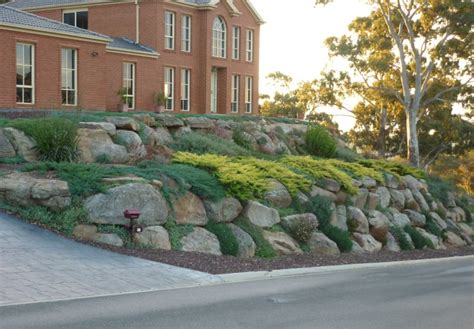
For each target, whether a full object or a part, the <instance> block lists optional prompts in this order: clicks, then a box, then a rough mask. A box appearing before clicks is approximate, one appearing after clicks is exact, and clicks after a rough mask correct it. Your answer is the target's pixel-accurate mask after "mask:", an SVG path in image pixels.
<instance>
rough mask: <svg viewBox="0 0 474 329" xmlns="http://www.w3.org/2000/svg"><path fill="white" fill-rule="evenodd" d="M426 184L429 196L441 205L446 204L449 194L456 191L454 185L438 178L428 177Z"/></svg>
mask: <svg viewBox="0 0 474 329" xmlns="http://www.w3.org/2000/svg"><path fill="white" fill-rule="evenodd" d="M427 182H428V188H429V191H430V193H431V195H432V196H433V197H434V198H435V199H438V200H440V201H441V202H442V203H443V204H447V203H448V199H449V197H448V195H449V192H452V191H454V190H455V189H456V187H455V185H454V184H453V183H452V182H449V181H446V180H443V179H441V178H440V177H436V176H429V177H428V179H427ZM443 218H444V217H443Z"/></svg>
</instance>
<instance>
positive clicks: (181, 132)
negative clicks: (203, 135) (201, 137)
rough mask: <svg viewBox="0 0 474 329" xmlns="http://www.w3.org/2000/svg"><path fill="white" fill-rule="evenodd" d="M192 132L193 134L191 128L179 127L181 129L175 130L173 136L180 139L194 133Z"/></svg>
mask: <svg viewBox="0 0 474 329" xmlns="http://www.w3.org/2000/svg"><path fill="white" fill-rule="evenodd" d="M192 132H193V131H192V130H191V128H189V127H188V126H185V127H179V128H177V129H175V130H174V133H173V136H174V137H175V138H180V137H181V136H184V135H187V134H190V133H192Z"/></svg>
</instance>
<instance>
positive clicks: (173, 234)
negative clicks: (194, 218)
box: [163, 220, 194, 250]
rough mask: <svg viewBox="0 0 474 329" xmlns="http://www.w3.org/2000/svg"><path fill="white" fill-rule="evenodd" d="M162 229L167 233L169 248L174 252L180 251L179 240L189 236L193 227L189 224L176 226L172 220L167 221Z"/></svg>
mask: <svg viewBox="0 0 474 329" xmlns="http://www.w3.org/2000/svg"><path fill="white" fill-rule="evenodd" d="M163 227H164V228H165V229H166V230H167V231H168V235H169V237H170V243H171V247H172V248H173V249H174V250H181V248H182V244H181V239H182V238H184V237H185V236H186V235H188V234H190V233H191V232H192V231H193V230H194V227H193V226H192V225H190V224H185V225H178V224H176V222H175V221H174V220H168V221H167V222H166V223H165V224H164V225H163Z"/></svg>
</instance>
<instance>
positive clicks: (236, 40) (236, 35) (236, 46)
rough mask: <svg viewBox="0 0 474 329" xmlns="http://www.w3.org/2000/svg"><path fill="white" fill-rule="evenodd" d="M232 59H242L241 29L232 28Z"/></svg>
mask: <svg viewBox="0 0 474 329" xmlns="http://www.w3.org/2000/svg"><path fill="white" fill-rule="evenodd" d="M232 59H235V60H239V59H240V27H238V26H234V27H233V28H232Z"/></svg>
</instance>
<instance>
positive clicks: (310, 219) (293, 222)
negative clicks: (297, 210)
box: [281, 213, 319, 230]
mask: <svg viewBox="0 0 474 329" xmlns="http://www.w3.org/2000/svg"><path fill="white" fill-rule="evenodd" d="M281 225H282V226H283V227H284V228H286V229H287V230H291V229H292V228H295V227H298V226H302V225H306V226H307V227H311V228H312V230H316V229H317V228H318V226H319V221H318V218H317V217H316V215H314V214H312V213H307V214H296V215H290V216H286V217H283V218H282V220H281Z"/></svg>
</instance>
